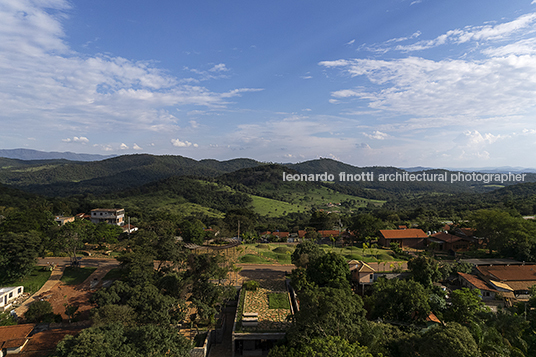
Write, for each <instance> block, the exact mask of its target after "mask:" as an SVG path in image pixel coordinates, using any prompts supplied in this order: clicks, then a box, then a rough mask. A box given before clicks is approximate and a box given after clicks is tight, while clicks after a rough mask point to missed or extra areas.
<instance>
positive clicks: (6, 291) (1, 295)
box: [0, 286, 24, 311]
mask: <svg viewBox="0 0 536 357" xmlns="http://www.w3.org/2000/svg"><path fill="white" fill-rule="evenodd" d="M22 293H24V286H11V287H7V288H0V311H5V310H7V309H9V307H10V306H11V304H12V303H13V301H14V300H15V299H16V298H18V297H19V296H20V295H22Z"/></svg>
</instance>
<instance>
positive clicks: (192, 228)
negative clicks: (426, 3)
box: [180, 219, 205, 245]
mask: <svg viewBox="0 0 536 357" xmlns="http://www.w3.org/2000/svg"><path fill="white" fill-rule="evenodd" d="M203 228H204V225H203V223H202V222H201V221H199V220H197V219H196V220H193V221H190V220H187V221H183V222H182V224H181V226H180V230H181V236H182V239H183V240H184V242H186V243H195V244H199V245H202V244H203V241H204V239H205V230H204V229H203Z"/></svg>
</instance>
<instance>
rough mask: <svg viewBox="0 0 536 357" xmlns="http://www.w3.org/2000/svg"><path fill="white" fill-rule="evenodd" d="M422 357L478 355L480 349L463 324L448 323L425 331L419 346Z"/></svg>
mask: <svg viewBox="0 0 536 357" xmlns="http://www.w3.org/2000/svg"><path fill="white" fill-rule="evenodd" d="M419 353H420V356H423V357H452V356H460V357H479V356H480V350H479V349H478V346H477V344H476V342H475V340H474V338H473V336H472V335H471V333H470V332H469V330H468V329H467V328H466V327H465V326H461V325H459V324H457V323H453V322H452V323H449V324H447V325H446V326H436V327H434V328H432V329H431V330H430V331H429V332H428V333H426V334H425V335H424V336H423V338H422V341H421V343H420V346H419Z"/></svg>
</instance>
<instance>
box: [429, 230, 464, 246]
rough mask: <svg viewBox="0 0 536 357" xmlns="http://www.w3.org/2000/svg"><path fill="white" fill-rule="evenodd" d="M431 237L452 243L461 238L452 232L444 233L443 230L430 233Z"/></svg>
mask: <svg viewBox="0 0 536 357" xmlns="http://www.w3.org/2000/svg"><path fill="white" fill-rule="evenodd" d="M432 237H433V238H436V239H439V240H440V241H443V242H445V243H454V242H457V241H459V240H463V238H461V237H458V236H455V235H453V234H448V233H445V232H438V233H434V234H432Z"/></svg>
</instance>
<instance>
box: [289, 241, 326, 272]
mask: <svg viewBox="0 0 536 357" xmlns="http://www.w3.org/2000/svg"><path fill="white" fill-rule="evenodd" d="M324 254H325V253H324V251H323V250H322V249H321V248H320V247H319V246H318V244H316V243H314V242H312V241H308V240H306V241H304V242H301V243H299V244H298V245H297V246H296V249H295V250H294V252H292V255H291V261H292V264H294V265H295V266H296V267H303V268H305V267H307V265H308V264H309V262H310V261H313V260H314V259H316V258H318V257H320V256H322V255H324Z"/></svg>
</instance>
